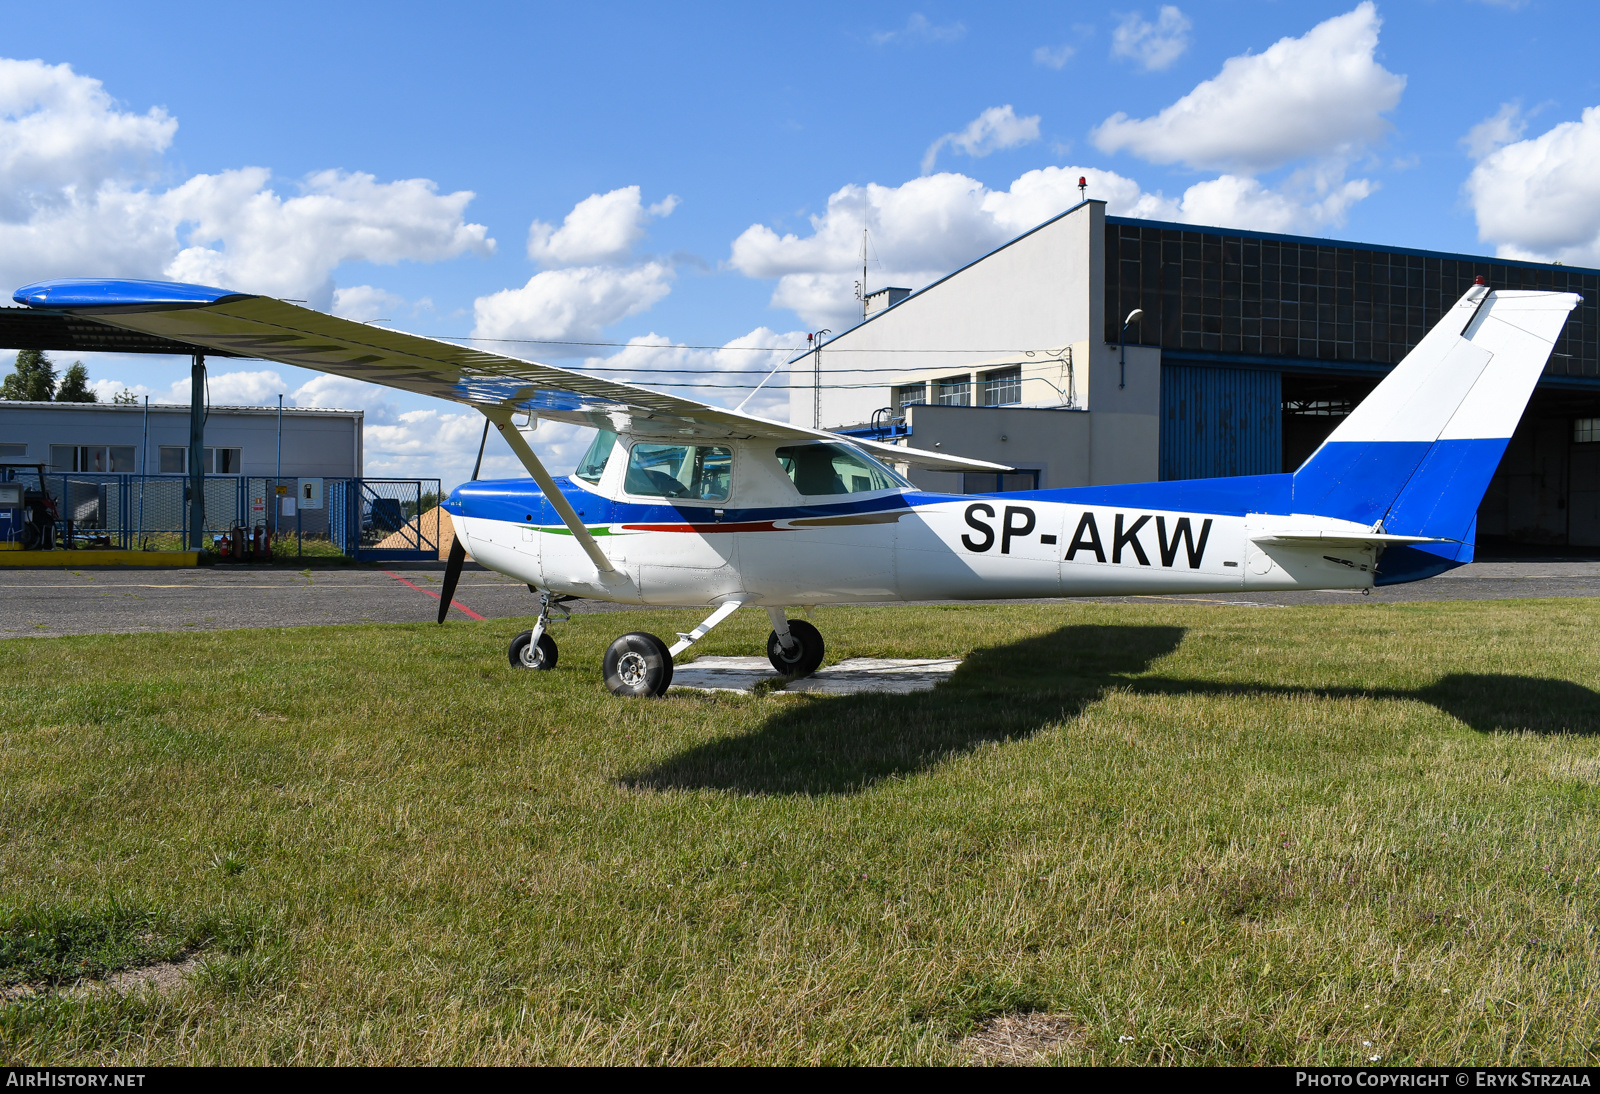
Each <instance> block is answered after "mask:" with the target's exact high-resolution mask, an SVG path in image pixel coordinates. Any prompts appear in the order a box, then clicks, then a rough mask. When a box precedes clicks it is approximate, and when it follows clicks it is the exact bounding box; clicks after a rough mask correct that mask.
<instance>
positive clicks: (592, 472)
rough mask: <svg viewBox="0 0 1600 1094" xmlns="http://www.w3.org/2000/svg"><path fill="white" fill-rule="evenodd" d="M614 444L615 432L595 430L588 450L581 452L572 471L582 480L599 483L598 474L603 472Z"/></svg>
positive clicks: (615, 442)
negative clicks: (581, 455) (581, 457)
mask: <svg viewBox="0 0 1600 1094" xmlns="http://www.w3.org/2000/svg"><path fill="white" fill-rule="evenodd" d="M616 446H617V435H616V434H615V433H613V432H611V430H609V429H602V430H599V431H597V432H596V433H595V435H594V441H593V442H591V443H590V445H589V451H587V452H585V453H584V454H583V459H581V460H579V461H578V466H577V467H576V468H575V469H574V470H573V472H572V473H573V474H574V475H576V476H577V477H578V478H580V479H582V480H583V481H584V482H587V483H590V484H592V485H595V486H598V485H600V476H601V475H603V474H604V473H605V470H606V461H607V460H608V459H610V458H611V450H612V449H613V448H615V447H616Z"/></svg>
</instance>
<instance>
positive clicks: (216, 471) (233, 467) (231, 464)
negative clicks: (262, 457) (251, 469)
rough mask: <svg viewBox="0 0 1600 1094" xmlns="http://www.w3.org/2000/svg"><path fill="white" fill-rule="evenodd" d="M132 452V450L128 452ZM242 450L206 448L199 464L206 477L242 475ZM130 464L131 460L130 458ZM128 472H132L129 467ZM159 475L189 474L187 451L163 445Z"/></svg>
mask: <svg viewBox="0 0 1600 1094" xmlns="http://www.w3.org/2000/svg"><path fill="white" fill-rule="evenodd" d="M128 451H129V452H132V451H133V450H132V449H129V450H128ZM243 452H244V450H243V449H240V448H208V449H206V450H205V456H204V458H203V461H202V463H201V468H202V469H203V470H204V471H205V473H206V474H207V475H238V474H241V473H242V470H241V469H242V467H243ZM129 462H130V464H131V462H132V459H131V457H130V460H129ZM129 470H132V468H131V467H130V468H129ZM161 473H162V474H163V475H187V474H188V473H189V450H188V449H187V448H180V447H179V446H177V445H169V444H164V445H162V446H161Z"/></svg>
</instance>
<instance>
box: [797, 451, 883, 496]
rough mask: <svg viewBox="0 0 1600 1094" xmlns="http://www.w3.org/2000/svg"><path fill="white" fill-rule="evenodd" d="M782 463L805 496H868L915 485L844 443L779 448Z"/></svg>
mask: <svg viewBox="0 0 1600 1094" xmlns="http://www.w3.org/2000/svg"><path fill="white" fill-rule="evenodd" d="M778 462H779V463H781V464H782V465H783V469H784V470H785V471H787V472H788V473H789V478H790V480H791V481H792V482H793V483H794V487H795V489H796V490H798V491H800V493H802V494H811V495H815V494H864V493H867V492H868V491H871V490H893V489H895V488H897V487H907V486H910V485H911V484H910V483H908V482H906V480H905V479H902V478H901V477H900V476H899V475H896V474H895V473H894V472H893V471H890V470H889V469H888V468H887V467H885V466H883V464H881V463H879V462H878V461H877V460H875V459H873V458H872V457H871V456H869V455H867V454H866V453H865V452H858V451H857V450H856V449H853V448H850V447H847V446H846V445H842V444H797V445H789V446H787V447H784V448H780V449H778Z"/></svg>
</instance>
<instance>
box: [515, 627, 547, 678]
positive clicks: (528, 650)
mask: <svg viewBox="0 0 1600 1094" xmlns="http://www.w3.org/2000/svg"><path fill="white" fill-rule="evenodd" d="M506 652H507V653H508V654H509V656H510V659H511V667H512V668H514V669H553V668H555V667H556V655H557V650H556V640H555V639H554V638H551V637H550V636H549V635H548V634H541V635H539V637H538V638H535V637H534V636H533V632H532V631H523V632H522V633H521V634H519V635H517V636H516V637H515V638H513V639H512V640H511V648H510V649H509V650H507V651H506Z"/></svg>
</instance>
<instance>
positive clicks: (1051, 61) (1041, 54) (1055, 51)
mask: <svg viewBox="0 0 1600 1094" xmlns="http://www.w3.org/2000/svg"><path fill="white" fill-rule="evenodd" d="M1077 52H1078V50H1077V48H1076V47H1074V46H1040V47H1039V48H1038V49H1036V50H1034V51H1033V63H1034V64H1036V65H1040V66H1042V67H1044V68H1056V69H1060V68H1065V67H1067V62H1068V61H1070V60H1072V57H1073V54H1075V53H1077Z"/></svg>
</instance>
